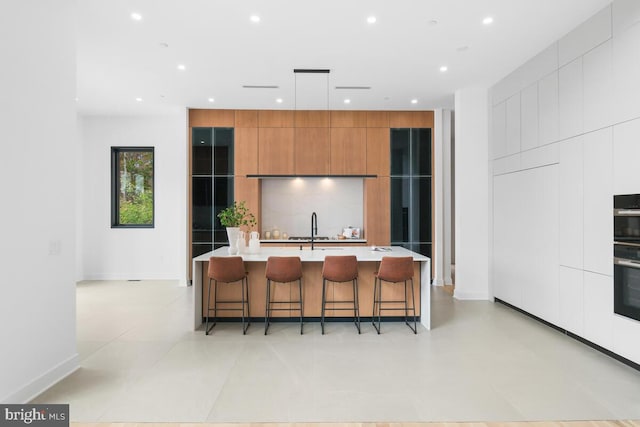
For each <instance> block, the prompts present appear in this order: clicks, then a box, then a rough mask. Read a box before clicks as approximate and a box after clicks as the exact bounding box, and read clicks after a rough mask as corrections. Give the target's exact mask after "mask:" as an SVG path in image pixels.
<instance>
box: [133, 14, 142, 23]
mask: <svg viewBox="0 0 640 427" xmlns="http://www.w3.org/2000/svg"><path fill="white" fill-rule="evenodd" d="M131 19H133V20H134V21H141V20H142V15H140V14H139V13H138V12H133V13H132V14H131Z"/></svg>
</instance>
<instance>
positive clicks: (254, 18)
mask: <svg viewBox="0 0 640 427" xmlns="http://www.w3.org/2000/svg"><path fill="white" fill-rule="evenodd" d="M249 19H250V20H251V22H260V17H259V16H258V15H251V16H250V17H249Z"/></svg>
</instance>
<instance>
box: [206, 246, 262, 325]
mask: <svg viewBox="0 0 640 427" xmlns="http://www.w3.org/2000/svg"><path fill="white" fill-rule="evenodd" d="M207 274H208V276H209V294H208V296H209V298H208V300H207V319H206V326H205V335H209V332H210V331H211V329H213V327H214V326H215V325H216V320H217V316H218V310H225V311H228V310H239V311H242V334H243V335H244V334H246V333H247V329H248V328H249V325H250V324H251V316H250V314H249V278H248V277H247V272H246V270H245V269H244V261H243V260H242V257H239V256H234V257H211V258H209V270H208V273H207ZM211 282H213V283H214V286H213V294H214V297H213V308H211ZM218 282H222V283H229V284H231V283H236V282H241V289H242V297H241V299H240V301H237V300H235V301H231V300H223V301H218ZM218 304H225V305H234V304H241V306H240V308H237V307H226V308H219V307H218ZM245 306H246V313H247V314H246V316H245ZM212 311H213V324H212V325H211V328H209V314H210V313H211V312H212ZM245 317H246V319H247V322H246V325H245Z"/></svg>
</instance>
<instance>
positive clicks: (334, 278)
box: [320, 255, 360, 335]
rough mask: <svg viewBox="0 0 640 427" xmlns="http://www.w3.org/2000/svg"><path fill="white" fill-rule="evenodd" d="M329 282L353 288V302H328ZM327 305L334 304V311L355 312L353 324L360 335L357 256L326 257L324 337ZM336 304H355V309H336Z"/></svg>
mask: <svg viewBox="0 0 640 427" xmlns="http://www.w3.org/2000/svg"><path fill="white" fill-rule="evenodd" d="M327 282H334V283H347V282H351V285H352V287H353V300H347V301H344V300H342V301H336V300H327V298H326V294H327V291H326V289H327ZM327 304H333V305H334V307H333V310H353V323H354V324H355V325H356V329H358V333H360V307H359V304H358V259H357V258H356V257H355V255H346V256H330V255H327V256H326V257H324V264H323V265H322V317H321V321H320V324H321V326H322V335H324V312H325V310H326V305H327ZM335 304H353V307H335Z"/></svg>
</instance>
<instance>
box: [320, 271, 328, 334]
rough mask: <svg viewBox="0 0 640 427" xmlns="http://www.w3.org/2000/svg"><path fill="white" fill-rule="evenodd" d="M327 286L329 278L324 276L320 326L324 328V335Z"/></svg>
mask: <svg viewBox="0 0 640 427" xmlns="http://www.w3.org/2000/svg"><path fill="white" fill-rule="evenodd" d="M326 287H327V280H326V279H324V278H323V279H322V313H321V315H320V328H321V329H322V335H324V310H325V305H326V304H327V298H326V292H327V291H326Z"/></svg>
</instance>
